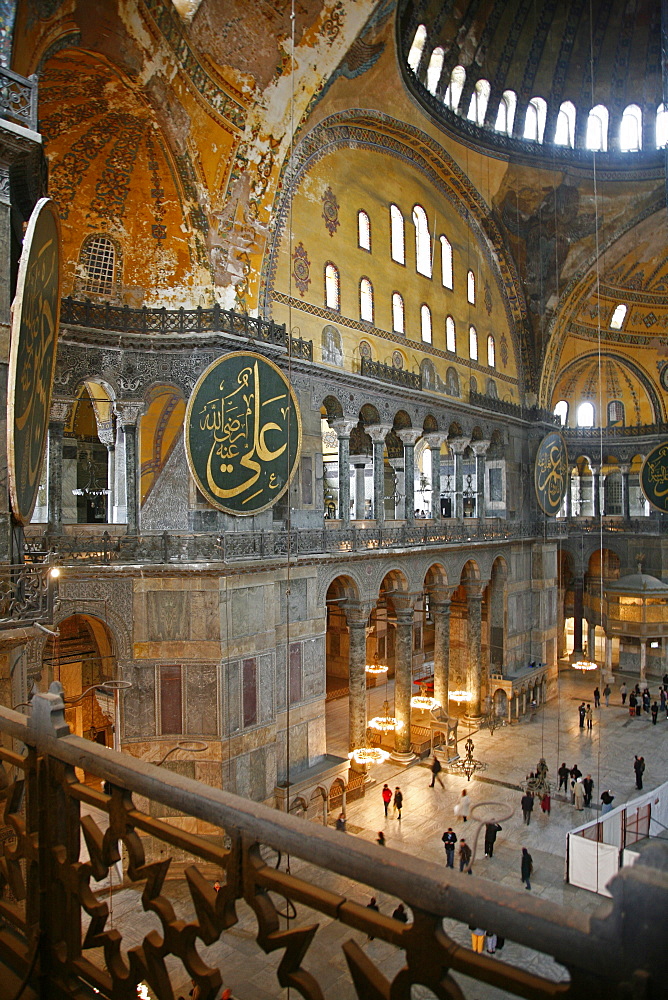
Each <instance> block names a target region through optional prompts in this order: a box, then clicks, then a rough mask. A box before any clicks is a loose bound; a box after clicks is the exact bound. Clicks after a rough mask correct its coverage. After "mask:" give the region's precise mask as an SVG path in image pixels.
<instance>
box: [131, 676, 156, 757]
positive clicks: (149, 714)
mask: <svg viewBox="0 0 668 1000" xmlns="http://www.w3.org/2000/svg"><path fill="white" fill-rule="evenodd" d="M126 676H127V679H128V680H129V681H131V682H132V689H131V690H132V694H131V696H130V697H128V696H126V697H125V698H124V699H123V728H124V736H125V739H134V738H138V737H146V736H152V735H153V734H154V733H155V667H154V666H153V664H149V665H148V666H140V665H135V664H132V665H130V666H129V667H128V668H127V670H126Z"/></svg>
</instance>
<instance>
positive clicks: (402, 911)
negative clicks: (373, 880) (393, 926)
mask: <svg viewBox="0 0 668 1000" xmlns="http://www.w3.org/2000/svg"><path fill="white" fill-rule="evenodd" d="M392 917H393V919H394V920H400V921H401V922H402V924H407V923H408V914H407V913H406V908H405V907H404V904H403V903H399V905H398V906H397V908H396V910H394V912H393V913H392Z"/></svg>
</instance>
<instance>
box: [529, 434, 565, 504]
mask: <svg viewBox="0 0 668 1000" xmlns="http://www.w3.org/2000/svg"><path fill="white" fill-rule="evenodd" d="M567 482H568V451H567V450H566V442H565V441H564V439H563V437H562V436H561V434H560V433H559V432H558V431H551V432H550V433H549V434H547V435H546V436H545V437H544V438H543V440H542V441H541V443H540V445H539V446H538V454H537V455H536V463H535V465H534V484H535V487H536V498H537V500H538V504H539V506H540V509H541V510H542V511H543V512H544V513H545V514H547V515H548V517H554V516H555V514H557V513H558V512H559V509H560V507H561V505H562V503H563V500H564V497H565V495H566V484H567Z"/></svg>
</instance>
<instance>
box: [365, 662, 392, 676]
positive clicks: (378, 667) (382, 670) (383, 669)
mask: <svg viewBox="0 0 668 1000" xmlns="http://www.w3.org/2000/svg"><path fill="white" fill-rule="evenodd" d="M364 669H365V671H366V673H367V674H371V675H372V676H374V677H378V676H380V675H381V674H386V673H387V664H384V663H367V665H366V666H365V668H364Z"/></svg>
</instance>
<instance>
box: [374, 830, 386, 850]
mask: <svg viewBox="0 0 668 1000" xmlns="http://www.w3.org/2000/svg"><path fill="white" fill-rule="evenodd" d="M376 843H377V844H378V846H379V847H385V834H384V833H383V831H382V830H379V831H378V836H377V837H376Z"/></svg>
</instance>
